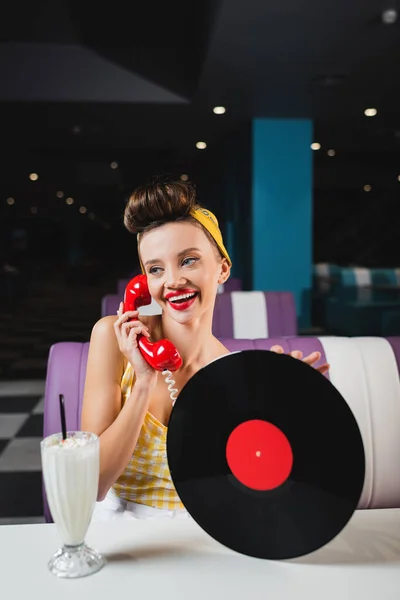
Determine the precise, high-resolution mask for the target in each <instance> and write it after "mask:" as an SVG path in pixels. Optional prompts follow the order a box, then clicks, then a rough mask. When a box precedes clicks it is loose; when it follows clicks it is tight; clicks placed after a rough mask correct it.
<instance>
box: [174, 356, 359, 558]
mask: <svg viewBox="0 0 400 600" xmlns="http://www.w3.org/2000/svg"><path fill="white" fill-rule="evenodd" d="M167 455H168V463H169V468H170V472H171V476H172V480H173V483H174V485H175V488H176V491H177V493H178V495H179V496H180V498H181V500H182V502H183V504H184V506H185V508H186V509H187V510H188V512H189V514H190V515H191V516H192V517H193V519H194V520H195V521H196V522H197V523H198V524H199V525H200V527H202V529H204V531H206V532H207V533H208V534H209V535H211V536H212V537H213V538H214V539H216V540H217V541H218V542H220V543H222V544H224V545H225V546H227V547H229V548H231V549H233V550H235V551H237V552H240V553H242V554H246V555H249V556H253V557H258V558H266V559H287V558H293V557H296V556H301V555H304V554H308V553H310V552H312V551H314V550H317V549H318V548H320V547H321V546H324V545H325V544H327V543H328V542H329V541H330V540H331V539H333V538H334V537H335V536H336V535H337V534H338V533H339V532H340V531H341V530H342V528H343V527H344V526H345V525H346V523H347V522H348V521H349V519H350V518H351V516H352V514H353V512H354V510H355V509H356V508H357V504H358V502H359V499H360V496H361V492H362V488H363V483H364V473H365V457H364V448H363V443H362V439H361V434H360V431H359V428H358V425H357V423H356V420H355V418H354V416H353V413H352V412H351V410H350V408H349V406H348V404H347V403H346V401H345V400H344V399H343V397H342V396H341V395H340V393H339V392H338V391H337V389H336V388H335V387H334V386H333V385H332V384H331V383H330V381H329V380H328V379H327V378H326V377H324V376H323V375H321V374H320V373H318V372H317V371H316V370H315V369H314V368H312V367H310V366H309V365H306V364H305V363H303V362H302V361H300V360H297V359H294V358H292V357H290V356H287V355H279V354H276V353H274V352H269V351H265V350H248V351H243V352H237V353H232V354H229V355H227V356H224V357H222V358H219V359H217V360H216V361H213V362H212V363H210V364H209V365H207V366H206V367H204V368H203V369H201V370H200V371H198V372H197V373H196V374H195V375H194V376H193V377H192V378H191V379H190V380H189V381H188V383H187V384H186V385H185V387H184V388H183V389H182V391H181V392H180V394H179V396H178V399H177V401H176V404H175V406H174V409H173V411H172V414H171V418H170V422H169V427H168V435H167Z"/></svg>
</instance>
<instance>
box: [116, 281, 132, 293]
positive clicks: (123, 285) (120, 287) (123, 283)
mask: <svg viewBox="0 0 400 600" xmlns="http://www.w3.org/2000/svg"><path fill="white" fill-rule="evenodd" d="M131 279H132V277H131V278H130V279H129V278H128V279H118V284H117V295H118V296H120V297H121V298H123V297H124V293H125V288H126V286H127V285H128V283H129V282H130V280H131Z"/></svg>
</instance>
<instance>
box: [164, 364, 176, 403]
mask: <svg viewBox="0 0 400 600" xmlns="http://www.w3.org/2000/svg"><path fill="white" fill-rule="evenodd" d="M162 374H163V375H164V377H165V383H167V384H168V391H169V392H170V395H169V396H170V398H171V400H172V406H174V404H175V402H176V395H177V393H178V391H179V390H178V389H177V388H174V387H173V386H174V384H175V380H174V379H172V373H171V371H169V370H168V369H165V370H164V371H163V372H162Z"/></svg>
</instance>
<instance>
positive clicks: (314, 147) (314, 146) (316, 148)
mask: <svg viewBox="0 0 400 600" xmlns="http://www.w3.org/2000/svg"><path fill="white" fill-rule="evenodd" d="M311 150H321V144H319V143H318V142H314V143H313V144H311Z"/></svg>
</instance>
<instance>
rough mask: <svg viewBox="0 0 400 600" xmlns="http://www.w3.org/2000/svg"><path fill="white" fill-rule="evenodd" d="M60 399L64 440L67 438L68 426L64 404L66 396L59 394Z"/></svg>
mask: <svg viewBox="0 0 400 600" xmlns="http://www.w3.org/2000/svg"><path fill="white" fill-rule="evenodd" d="M59 400H60V416H61V428H62V436H63V440H66V439H67V426H66V424H65V406H64V396H63V395H62V394H60V395H59Z"/></svg>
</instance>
